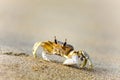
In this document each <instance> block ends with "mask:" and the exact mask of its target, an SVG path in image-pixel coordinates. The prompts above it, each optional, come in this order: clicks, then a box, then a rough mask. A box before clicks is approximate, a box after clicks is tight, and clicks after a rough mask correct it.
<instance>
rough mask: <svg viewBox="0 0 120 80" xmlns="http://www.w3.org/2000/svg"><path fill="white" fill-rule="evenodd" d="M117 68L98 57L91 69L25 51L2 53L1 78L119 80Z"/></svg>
mask: <svg viewBox="0 0 120 80" xmlns="http://www.w3.org/2000/svg"><path fill="white" fill-rule="evenodd" d="M114 65H116V63H115V64H114ZM117 69H118V68H114V67H113V66H112V67H111V65H108V64H105V63H103V64H102V63H100V62H99V61H97V59H96V61H94V68H93V69H92V70H89V69H88V68H87V67H86V68H83V69H78V68H76V67H73V66H65V65H63V64H62V63H58V62H55V61H54V62H47V61H44V60H43V59H42V58H36V59H35V58H34V57H33V56H30V55H26V54H24V53H12V52H10V53H5V54H1V55H0V80H8V79H9V80H119V79H120V76H119V75H120V69H118V70H117Z"/></svg>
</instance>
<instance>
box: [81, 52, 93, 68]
mask: <svg viewBox="0 0 120 80" xmlns="http://www.w3.org/2000/svg"><path fill="white" fill-rule="evenodd" d="M81 55H82V57H84V60H83V63H82V64H81V68H83V67H85V65H86V64H87V62H88V65H89V66H90V68H92V67H93V65H92V61H91V59H90V57H89V55H88V54H87V53H86V52H85V51H82V54H81Z"/></svg>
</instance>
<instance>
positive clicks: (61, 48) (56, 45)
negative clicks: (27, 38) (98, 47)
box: [33, 37, 93, 69]
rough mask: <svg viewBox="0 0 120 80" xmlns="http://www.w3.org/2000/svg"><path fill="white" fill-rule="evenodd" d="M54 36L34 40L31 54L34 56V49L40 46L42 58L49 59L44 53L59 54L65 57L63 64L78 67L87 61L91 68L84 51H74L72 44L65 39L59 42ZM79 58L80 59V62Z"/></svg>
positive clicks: (89, 60) (88, 58)
mask: <svg viewBox="0 0 120 80" xmlns="http://www.w3.org/2000/svg"><path fill="white" fill-rule="evenodd" d="M54 38H55V39H54V41H45V42H36V43H35V44H34V46H33V56H34V57H35V58H36V57H37V55H36V51H37V49H38V47H39V46H41V47H42V48H43V51H42V58H43V59H44V60H47V61H50V60H49V59H48V58H47V56H46V54H50V55H59V56H62V57H65V58H66V60H65V61H64V62H63V64H64V65H76V66H77V67H79V68H83V67H85V66H86V64H87V62H88V65H89V68H90V69H92V67H93V66H92V62H91V59H90V57H89V55H88V54H87V53H86V52H85V51H83V50H79V51H75V50H74V47H73V46H72V45H70V44H67V39H65V42H61V41H58V40H57V39H56V37H54ZM79 60H81V61H82V63H81V64H80V63H79Z"/></svg>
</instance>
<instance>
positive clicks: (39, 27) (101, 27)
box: [0, 0, 120, 80]
mask: <svg viewBox="0 0 120 80" xmlns="http://www.w3.org/2000/svg"><path fill="white" fill-rule="evenodd" d="M119 35H120V1H119V0H34V1H33V0H0V51H1V53H4V52H24V53H27V54H30V55H32V53H31V50H32V46H33V44H34V43H35V42H36V41H44V40H53V37H54V36H57V38H58V39H59V40H61V41H64V39H65V38H67V39H68V43H70V44H73V46H74V47H75V49H76V50H79V49H84V50H86V51H87V52H88V53H89V55H90V56H91V58H92V60H93V63H94V65H95V70H96V71H97V70H98V71H100V70H101V73H100V74H99V75H100V76H101V77H102V79H103V80H104V79H109V80H111V79H114V80H115V79H116V80H117V79H120V76H119V75H120V69H119V67H120V36H119ZM1 59H2V58H1ZM2 60H3V59H2ZM2 60H1V63H3V62H4V61H2ZM1 70H2V69H1ZM104 70H105V72H104ZM102 71H103V72H102ZM8 73H9V72H8ZM98 73H99V72H98ZM88 74H89V73H88ZM93 75H94V73H93ZM105 75H106V76H105ZM29 77H30V76H29ZM97 77H99V76H98V75H97ZM106 77H107V78H106ZM98 79H99V78H98ZM76 80H77V79H76Z"/></svg>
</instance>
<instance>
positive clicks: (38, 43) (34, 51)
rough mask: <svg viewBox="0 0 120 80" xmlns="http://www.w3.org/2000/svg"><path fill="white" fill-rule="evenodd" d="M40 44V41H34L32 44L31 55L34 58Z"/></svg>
mask: <svg viewBox="0 0 120 80" xmlns="http://www.w3.org/2000/svg"><path fill="white" fill-rule="evenodd" d="M40 45H41V42H36V43H35V44H34V46H33V56H34V57H35V58H36V57H37V55H36V51H37V49H38V47H39V46H40Z"/></svg>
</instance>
